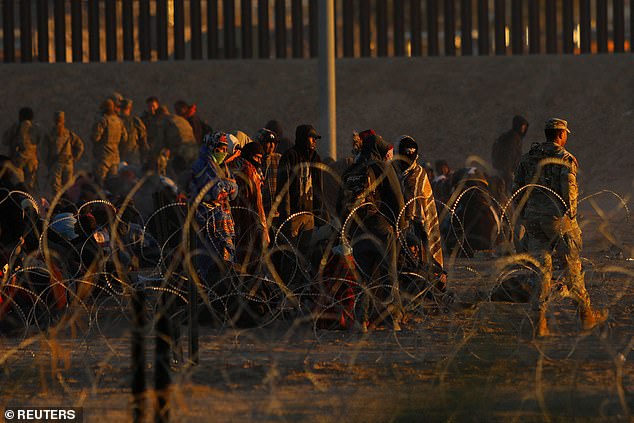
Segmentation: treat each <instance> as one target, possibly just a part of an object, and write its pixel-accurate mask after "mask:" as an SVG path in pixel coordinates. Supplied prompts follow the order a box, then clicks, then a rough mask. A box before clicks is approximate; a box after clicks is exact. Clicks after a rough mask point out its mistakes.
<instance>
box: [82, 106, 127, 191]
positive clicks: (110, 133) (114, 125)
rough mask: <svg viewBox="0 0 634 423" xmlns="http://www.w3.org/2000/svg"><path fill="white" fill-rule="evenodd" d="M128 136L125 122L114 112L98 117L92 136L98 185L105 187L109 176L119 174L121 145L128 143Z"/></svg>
mask: <svg viewBox="0 0 634 423" xmlns="http://www.w3.org/2000/svg"><path fill="white" fill-rule="evenodd" d="M107 101H110V100H107ZM127 136H128V133H127V131H126V129H125V127H124V125H123V121H121V118H119V116H117V115H116V114H115V113H114V111H111V112H106V113H104V114H101V115H98V117H97V120H96V122H95V123H94V125H93V128H92V133H91V136H90V139H91V140H92V142H93V145H94V147H93V154H94V156H95V170H94V173H95V182H97V184H98V185H103V182H104V180H105V179H106V177H107V176H108V175H116V174H117V172H118V170H119V161H120V157H119V145H120V144H121V142H125V141H126V139H127Z"/></svg>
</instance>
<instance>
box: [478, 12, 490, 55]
mask: <svg viewBox="0 0 634 423" xmlns="http://www.w3.org/2000/svg"><path fill="white" fill-rule="evenodd" d="M478 54H479V55H480V56H487V55H488V54H489V2H488V1H487V0H478Z"/></svg>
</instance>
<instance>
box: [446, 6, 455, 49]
mask: <svg viewBox="0 0 634 423" xmlns="http://www.w3.org/2000/svg"><path fill="white" fill-rule="evenodd" d="M455 55H456V10H455V5H454V0H445V56H455Z"/></svg>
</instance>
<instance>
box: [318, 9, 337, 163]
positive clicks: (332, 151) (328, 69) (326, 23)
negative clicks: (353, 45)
mask: <svg viewBox="0 0 634 423" xmlns="http://www.w3.org/2000/svg"><path fill="white" fill-rule="evenodd" d="M319 30H320V31H319V66H318V70H319V130H320V131H321V133H322V134H323V136H324V138H325V139H326V140H327V141H328V150H327V151H326V152H325V155H326V157H331V158H332V159H333V160H337V119H336V107H337V105H336V87H335V5H334V0H324V1H321V2H319Z"/></svg>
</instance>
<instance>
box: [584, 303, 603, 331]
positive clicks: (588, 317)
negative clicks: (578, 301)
mask: <svg viewBox="0 0 634 423" xmlns="http://www.w3.org/2000/svg"><path fill="white" fill-rule="evenodd" d="M579 319H580V320H581V326H582V327H583V330H590V329H592V328H593V327H595V326H597V325H600V324H601V323H603V322H605V321H606V320H607V319H608V312H607V310H593V309H592V307H590V306H587V307H582V308H581V309H580V310H579Z"/></svg>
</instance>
